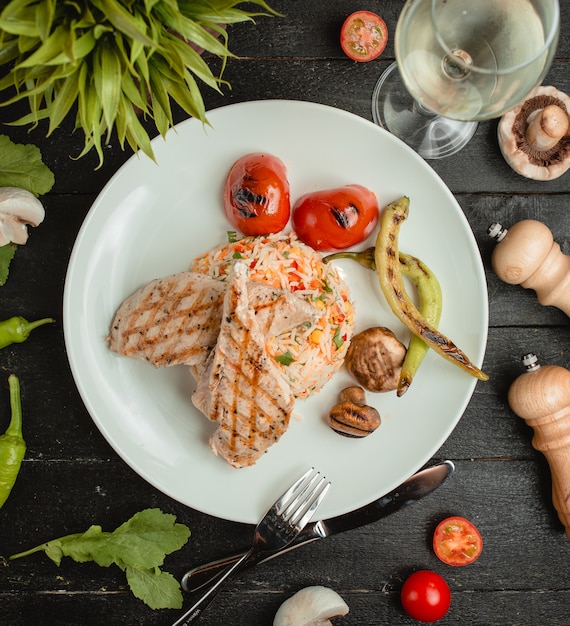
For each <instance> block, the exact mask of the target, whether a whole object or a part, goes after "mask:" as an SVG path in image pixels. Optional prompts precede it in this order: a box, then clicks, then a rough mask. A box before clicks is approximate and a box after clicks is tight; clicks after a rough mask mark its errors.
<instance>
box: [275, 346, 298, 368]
mask: <svg viewBox="0 0 570 626" xmlns="http://www.w3.org/2000/svg"><path fill="white" fill-rule="evenodd" d="M275 360H276V361H277V363H281V365H285V366H287V365H291V363H293V362H294V361H295V357H294V356H293V355H292V354H291V353H290V352H289V350H287V352H283V354H278V355H277V356H276V357H275Z"/></svg>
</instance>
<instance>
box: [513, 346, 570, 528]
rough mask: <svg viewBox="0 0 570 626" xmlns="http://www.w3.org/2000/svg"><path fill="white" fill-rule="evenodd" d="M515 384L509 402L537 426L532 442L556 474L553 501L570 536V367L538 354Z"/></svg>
mask: <svg viewBox="0 0 570 626" xmlns="http://www.w3.org/2000/svg"><path fill="white" fill-rule="evenodd" d="M522 360H523V365H524V367H525V369H526V371H525V373H523V374H521V375H520V376H519V377H518V378H517V379H516V380H515V381H514V382H513V384H512V385H511V387H510V389H509V394H508V402H509V406H510V407H511V409H512V410H513V412H514V413H516V414H517V415H518V416H519V417H521V418H522V419H524V420H525V422H526V423H527V424H528V425H529V426H531V427H532V428H533V430H534V436H533V439H532V446H533V447H534V448H535V449H536V450H539V451H540V452H542V453H543V454H544V456H545V457H546V459H547V461H548V464H549V466H550V473H551V474H552V503H553V504H554V507H555V509H556V511H557V512H558V517H559V518H560V521H561V522H562V523H563V524H564V526H565V528H566V535H567V536H568V538H569V539H570V371H568V370H567V369H566V368H564V367H561V366H559V365H543V366H541V365H540V363H539V362H538V358H537V357H536V355H535V354H527V355H525V356H524V357H523V359H522Z"/></svg>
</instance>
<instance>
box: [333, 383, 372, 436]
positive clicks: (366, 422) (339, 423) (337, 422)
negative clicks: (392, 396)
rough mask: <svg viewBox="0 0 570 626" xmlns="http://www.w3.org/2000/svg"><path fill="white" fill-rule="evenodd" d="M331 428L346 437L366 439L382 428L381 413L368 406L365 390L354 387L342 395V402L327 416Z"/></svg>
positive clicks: (344, 391) (345, 390) (342, 392)
mask: <svg viewBox="0 0 570 626" xmlns="http://www.w3.org/2000/svg"><path fill="white" fill-rule="evenodd" d="M327 421H328V424H329V426H330V427H331V428H332V429H333V430H334V431H335V432H337V433H338V434H339V435H344V436H345V437H356V438H361V437H366V436H367V435H369V434H370V433H373V432H374V431H375V430H376V429H377V428H378V426H380V421H381V420H380V413H378V411H377V410H376V409H375V408H374V407H372V406H368V405H367V404H366V398H365V395H364V389H362V387H357V386H352V387H347V388H346V389H343V390H342V391H341V393H340V402H339V403H338V404H336V405H335V406H333V408H332V409H331V410H330V411H329V414H328V416H327Z"/></svg>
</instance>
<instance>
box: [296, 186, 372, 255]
mask: <svg viewBox="0 0 570 626" xmlns="http://www.w3.org/2000/svg"><path fill="white" fill-rule="evenodd" d="M379 213H380V209H379V207H378V200H377V199H376V196H375V195H374V193H372V191H370V190H369V189H366V187H363V186H362V185H346V186H345V187H338V188H336V189H326V190H322V191H316V192H314V193H308V194H306V195H304V196H302V197H301V198H299V199H298V200H297V202H295V205H294V206H293V228H294V230H295V232H296V233H297V236H298V237H299V239H300V240H301V241H303V242H304V243H306V244H307V245H309V246H311V247H312V248H314V249H315V250H335V249H336V250H344V249H345V248H350V247H351V246H354V245H356V244H358V243H360V242H362V241H364V240H365V239H366V238H367V237H368V236H369V235H370V234H371V233H372V231H373V230H374V229H375V228H376V224H377V223H378V216H379Z"/></svg>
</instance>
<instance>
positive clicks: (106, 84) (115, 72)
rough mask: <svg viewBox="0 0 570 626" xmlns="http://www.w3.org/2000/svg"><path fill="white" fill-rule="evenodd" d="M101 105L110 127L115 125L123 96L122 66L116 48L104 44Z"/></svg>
mask: <svg viewBox="0 0 570 626" xmlns="http://www.w3.org/2000/svg"><path fill="white" fill-rule="evenodd" d="M101 74H102V85H101V94H100V96H101V107H102V109H103V115H104V116H105V122H106V124H107V126H108V127H109V128H111V127H112V126H113V122H114V120H115V116H116V115H117V109H118V108H119V100H120V98H121V80H122V68H121V61H120V60H119V57H118V56H117V54H116V52H115V50H114V49H112V48H110V47H109V46H104V47H103V50H102V54H101Z"/></svg>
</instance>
